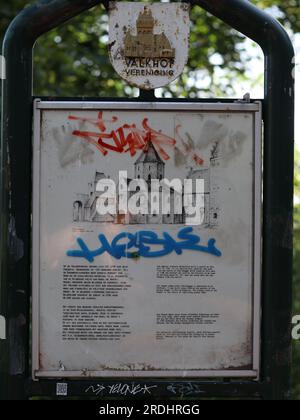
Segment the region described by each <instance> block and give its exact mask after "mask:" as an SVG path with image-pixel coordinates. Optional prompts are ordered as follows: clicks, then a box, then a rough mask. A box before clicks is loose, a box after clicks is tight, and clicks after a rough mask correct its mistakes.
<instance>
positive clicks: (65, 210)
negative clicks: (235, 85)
mask: <svg viewBox="0 0 300 420" xmlns="http://www.w3.org/2000/svg"><path fill="white" fill-rule="evenodd" d="M35 107H36V109H35V130H34V131H35V135H34V206H33V207H34V211H33V358H34V360H33V376H34V378H42V377H48V378H51V377H59V378H65V377H66V378H67V377H74V378H78V377H87V376H89V377H145V378H146V377H184V378H186V377H201V376H202V377H222V376H224V377H257V376H258V369H259V323H260V319H259V312H260V202H261V191H260V183H261V158H260V155H261V143H260V142H261V112H260V104H258V103H255V104H238V103H236V104H226V105H222V104H202V105H201V104H188V103H182V104H153V103H118V104H116V103H115V104H113V103H105V102H104V103H99V102H98V103H64V102H61V103H58V102H57V103H55V102H52V103H51V102H41V101H36V106H35ZM191 185H192V189H189V188H190V186H191ZM167 187H168V188H167ZM169 187H170V188H169ZM198 187H199V190H198V189H197V188H198ZM195 188H196V189H195ZM198 199H199V201H197V200H198ZM197 203H198V204H197ZM104 210H105V211H104Z"/></svg>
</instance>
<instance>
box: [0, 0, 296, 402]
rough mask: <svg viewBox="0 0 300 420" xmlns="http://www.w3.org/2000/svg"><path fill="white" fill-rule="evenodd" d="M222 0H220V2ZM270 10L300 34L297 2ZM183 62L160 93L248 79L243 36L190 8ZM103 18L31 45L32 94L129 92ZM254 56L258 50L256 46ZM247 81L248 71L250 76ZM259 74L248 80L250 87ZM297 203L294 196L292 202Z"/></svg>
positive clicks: (272, 0)
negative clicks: (180, 70) (187, 49)
mask: <svg viewBox="0 0 300 420" xmlns="http://www.w3.org/2000/svg"><path fill="white" fill-rule="evenodd" d="M224 1H225V0H224ZM252 2H253V3H254V4H257V5H258V6H260V7H262V8H270V12H271V13H274V14H275V15H276V16H277V17H278V18H279V20H280V21H281V23H282V24H283V25H284V26H285V27H286V28H287V29H288V30H289V32H290V34H291V35H293V34H296V33H299V32H300V0H252ZM31 3H33V1H28V0H9V1H7V0H0V41H2V38H3V36H4V33H5V30H6V28H7V26H8V25H9V22H10V21H11V20H12V19H13V18H14V16H16V15H17V13H18V12H19V11H20V10H21V9H22V8H24V7H27V6H28V5H30V4H31ZM191 19H192V33H191V48H190V58H189V63H188V66H187V67H186V70H185V72H184V74H183V75H182V76H181V77H180V78H179V79H178V80H177V81H176V82H174V83H172V84H171V85H170V86H169V87H167V88H165V89H163V90H161V91H160V95H161V96H163V97H190V98H195V97H199V96H201V97H213V96H234V95H235V94H236V92H235V88H234V87H235V86H237V84H238V83H240V82H242V81H246V80H249V62H250V60H253V58H254V57H253V54H252V55H251V56H250V55H249V54H248V53H247V46H246V44H245V39H244V37H243V36H242V35H241V34H239V33H237V32H236V31H234V30H233V29H231V28H230V27H229V26H227V25H226V24H224V23H223V22H221V21H219V20H217V19H215V18H214V17H212V16H211V15H209V14H206V13H205V12H204V11H203V10H202V9H201V8H199V7H195V8H194V9H193V11H192V14H191ZM107 31H108V19H107V15H106V13H105V10H104V8H103V7H102V6H99V7H96V8H94V9H92V10H91V11H89V12H87V13H84V14H82V15H81V16H79V17H77V18H75V19H73V20H72V21H70V22H68V23H66V24H65V25H63V26H61V27H60V28H57V29H55V30H54V31H52V32H50V33H48V34H47V35H45V36H43V37H42V38H41V39H40V40H39V41H38V43H37V45H36V47H35V58H34V63H35V66H34V69H35V70H34V81H35V85H34V93H35V94H37V95H43V96H48V95H49V96H50V95H51V96H73V97H74V96H93V97H98V96H106V97H113V96H114V97H121V96H124V95H125V96H134V95H135V94H136V93H137V92H136V90H135V89H132V88H130V87H129V86H126V85H125V84H124V83H123V82H122V81H121V80H120V79H119V77H118V76H117V74H116V73H115V72H114V70H113V68H112V66H111V64H110V62H109V59H108V54H107V41H108V33H107ZM257 56H261V52H260V50H259V49H257ZM250 79H251V75H250ZM262 83H263V75H261V76H260V77H259V78H256V79H254V80H251V85H252V86H253V88H254V87H255V86H257V85H259V84H262ZM296 157H297V159H296V171H295V195H296V197H300V165H299V159H298V157H299V156H298V154H297V155H296ZM296 203H298V200H296ZM294 231H295V258H294V286H295V299H294V301H295V305H294V314H300V205H298V204H296V205H295V230H294ZM293 357H294V363H293V367H294V369H293V393H294V399H299V400H300V341H299V342H295V343H294V355H293Z"/></svg>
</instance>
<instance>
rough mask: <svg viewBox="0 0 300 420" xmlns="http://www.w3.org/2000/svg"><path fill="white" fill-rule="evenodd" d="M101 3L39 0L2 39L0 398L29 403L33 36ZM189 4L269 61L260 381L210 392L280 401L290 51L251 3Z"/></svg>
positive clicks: (285, 327) (285, 319) (285, 341)
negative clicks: (0, 335)
mask: <svg viewBox="0 0 300 420" xmlns="http://www.w3.org/2000/svg"><path fill="white" fill-rule="evenodd" d="M99 3H103V4H105V5H107V1H102V2H101V1H100V0H40V1H39V3H37V4H36V5H34V6H32V7H29V8H27V9H25V10H24V11H23V12H21V13H20V14H19V15H18V16H17V18H16V19H15V20H14V21H13V22H12V24H11V25H10V27H9V29H8V31H7V34H6V37H5V40H4V46H3V55H4V57H5V58H6V74H7V78H6V80H4V81H3V90H2V93H3V96H2V107H3V112H2V141H1V172H0V173H1V179H0V187H1V220H0V259H1V274H0V315H1V316H4V317H5V319H6V325H7V337H6V340H0V377H1V380H0V399H21V398H26V393H25V381H26V379H27V378H28V377H29V323H30V317H29V312H30V294H31V293H30V248H31V194H32V192H31V158H32V153H31V137H32V136H31V124H32V104H33V98H32V49H33V45H34V43H35V41H36V40H37V39H38V37H39V36H41V35H42V34H44V33H46V32H48V31H49V30H51V29H53V28H54V27H56V26H58V25H59V24H61V23H63V22H65V21H67V20H68V19H70V18H72V17H74V16H76V15H78V14H80V13H81V12H83V11H85V10H87V9H89V8H91V7H93V6H95V5H97V4H99ZM190 3H191V4H192V5H195V6H196V5H198V6H201V7H202V8H204V9H206V10H207V11H209V12H210V13H212V14H214V15H215V16H217V17H219V18H220V19H222V20H224V21H225V22H226V23H228V24H229V25H231V26H232V27H233V28H235V29H237V30H239V31H240V32H242V33H243V34H245V35H246V36H248V37H250V38H251V39H253V40H254V41H256V42H257V43H258V44H259V45H260V46H261V47H262V49H263V51H264V54H265V58H266V79H265V80H266V84H265V100H264V123H265V129H264V136H265V137H264V220H263V222H264V232H263V234H264V252H263V343H262V350H263V366H262V372H263V375H262V378H261V381H260V382H259V383H257V384H255V383H250V382H249V381H248V382H247V383H245V384H244V385H243V383H239V384H238V385H237V384H236V385H230V384H227V385H226V384H225V383H222V382H221V383H214V384H213V383H208V384H207V388H208V389H210V390H211V391H210V392H213V389H218V395H220V396H221V395H229V394H230V393H229V391H228V389H235V388H236V389H237V388H239V389H240V393H241V394H243V392H244V394H246V393H247V391H246V390H247V389H248V388H249V389H250V388H251V389H252V391H251V393H252V395H256V396H257V395H261V396H262V397H264V398H267V399H282V398H286V397H287V396H288V392H289V387H290V349H291V345H290V344H291V343H290V328H291V306H292V305H291V302H292V300H291V296H292V293H291V290H292V199H293V141H294V133H293V130H294V127H293V118H294V115H293V112H294V80H293V75H292V74H293V57H294V52H293V48H292V45H291V42H290V40H289V38H288V36H287V35H286V33H285V31H284V30H283V29H282V27H281V26H280V25H279V24H278V22H277V21H276V20H275V19H273V18H271V17H270V16H269V15H268V14H266V13H265V12H263V11H260V10H259V9H257V8H256V7H254V6H253V5H252V4H251V3H250V2H247V1H244V0H227V1H226V2H224V0H198V1H190ZM51 386H52V385H51ZM243 386H244V388H243ZM247 387H248V388H247ZM203 389H205V384H203ZM243 389H244V391H243Z"/></svg>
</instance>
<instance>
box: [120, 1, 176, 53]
mask: <svg viewBox="0 0 300 420" xmlns="http://www.w3.org/2000/svg"><path fill="white" fill-rule="evenodd" d="M154 27H155V21H154V18H153V15H152V12H151V10H150V9H149V8H148V7H147V6H146V7H145V8H144V11H143V12H141V13H140V14H139V17H138V19H137V23H136V30H137V35H132V33H131V32H130V29H128V30H127V32H126V35H125V40H124V46H125V51H124V56H125V57H127V58H175V49H174V48H172V47H171V43H170V41H169V40H168V38H167V36H166V34H165V33H164V32H162V33H161V34H154Z"/></svg>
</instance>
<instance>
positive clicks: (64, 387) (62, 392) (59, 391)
mask: <svg viewBox="0 0 300 420" xmlns="http://www.w3.org/2000/svg"><path fill="white" fill-rule="evenodd" d="M56 395H57V396H58V397H66V396H67V395H68V384H62V383H59V384H56Z"/></svg>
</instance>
